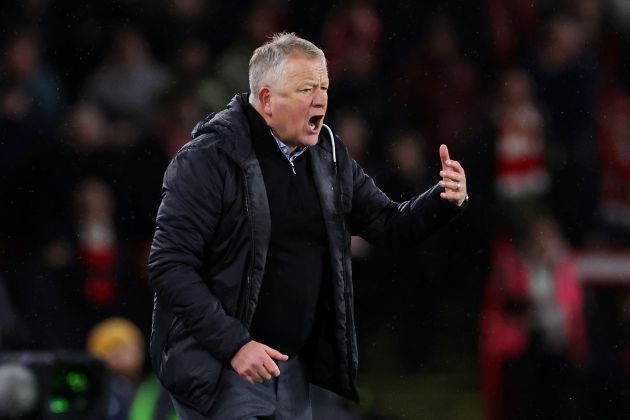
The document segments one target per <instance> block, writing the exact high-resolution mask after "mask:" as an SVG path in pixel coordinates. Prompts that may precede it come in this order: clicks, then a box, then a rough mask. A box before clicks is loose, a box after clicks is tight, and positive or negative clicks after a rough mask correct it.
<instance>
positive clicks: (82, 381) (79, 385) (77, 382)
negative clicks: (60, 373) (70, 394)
mask: <svg viewBox="0 0 630 420" xmlns="http://www.w3.org/2000/svg"><path fill="white" fill-rule="evenodd" d="M66 383H67V384H68V386H69V387H70V389H71V390H73V391H74V392H83V391H85V389H86V388H87V383H88V380H87V376H86V375H85V374H84V373H79V372H68V374H66Z"/></svg>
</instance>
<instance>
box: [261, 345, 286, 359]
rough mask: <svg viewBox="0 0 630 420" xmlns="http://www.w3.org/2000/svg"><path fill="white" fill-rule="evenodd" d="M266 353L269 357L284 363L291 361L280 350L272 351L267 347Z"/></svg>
mask: <svg viewBox="0 0 630 420" xmlns="http://www.w3.org/2000/svg"><path fill="white" fill-rule="evenodd" d="M265 351H266V352H267V354H268V355H269V357H271V358H272V359H275V360H282V361H285V360H289V356H287V355H286V354H282V353H280V352H279V351H278V350H275V349H272V348H271V347H269V346H265Z"/></svg>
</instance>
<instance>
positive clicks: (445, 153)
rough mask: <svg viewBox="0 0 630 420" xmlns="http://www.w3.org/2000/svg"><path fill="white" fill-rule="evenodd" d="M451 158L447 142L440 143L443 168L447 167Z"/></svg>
mask: <svg viewBox="0 0 630 420" xmlns="http://www.w3.org/2000/svg"><path fill="white" fill-rule="evenodd" d="M450 159H451V158H450V157H449V155H448V147H446V145H445V144H441V145H440V160H441V161H442V169H446V167H447V164H446V162H448V161H449V160H450Z"/></svg>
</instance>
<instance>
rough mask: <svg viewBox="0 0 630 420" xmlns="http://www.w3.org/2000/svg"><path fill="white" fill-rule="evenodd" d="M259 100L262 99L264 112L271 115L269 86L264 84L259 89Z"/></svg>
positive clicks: (261, 104)
mask: <svg viewBox="0 0 630 420" xmlns="http://www.w3.org/2000/svg"><path fill="white" fill-rule="evenodd" d="M258 100H259V101H260V108H261V110H262V112H263V113H264V114H265V115H266V116H268V117H271V89H269V87H267V86H263V87H261V88H260V90H259V91H258Z"/></svg>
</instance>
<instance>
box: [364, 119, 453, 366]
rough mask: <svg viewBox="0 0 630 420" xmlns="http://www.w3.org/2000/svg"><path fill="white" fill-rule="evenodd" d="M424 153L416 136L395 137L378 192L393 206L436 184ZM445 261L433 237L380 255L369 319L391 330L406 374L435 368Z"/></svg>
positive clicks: (422, 143)
mask: <svg viewBox="0 0 630 420" xmlns="http://www.w3.org/2000/svg"><path fill="white" fill-rule="evenodd" d="M425 147H426V143H425V141H424V138H423V137H422V136H421V135H420V134H419V133H417V132H415V131H402V132H400V133H397V134H396V135H394V136H393V138H392V140H391V142H390V143H389V145H388V148H387V158H388V159H387V161H388V163H389V165H388V171H387V173H386V174H383V175H382V176H381V177H379V178H382V181H379V186H380V187H381V188H382V189H383V191H384V192H385V193H386V194H387V195H388V197H390V198H391V199H392V200H394V201H397V202H400V201H403V200H407V199H408V198H409V197H412V196H414V195H416V194H421V193H422V192H423V191H426V190H427V189H428V188H430V187H431V186H432V185H433V184H434V183H435V182H436V179H434V178H433V176H432V174H435V173H436V171H434V170H431V169H430V166H429V160H428V159H427V158H426V151H425V150H426V149H425ZM451 251H452V252H455V251H454V249H451ZM444 256H445V254H444V247H443V244H442V240H441V238H440V237H438V236H432V237H430V238H427V239H426V240H424V241H423V242H422V243H421V244H419V245H416V246H414V247H412V248H402V249H401V248H396V249H385V250H378V253H377V255H376V258H374V260H375V261H378V262H379V263H378V266H377V264H376V263H374V266H375V267H373V268H372V270H375V272H376V273H377V274H376V275H375V274H371V276H372V278H374V280H375V283H376V284H377V286H376V289H377V290H376V293H375V295H374V299H375V301H374V302H373V304H372V309H371V310H370V313H371V314H372V317H374V318H377V319H380V320H381V322H383V321H384V323H385V325H386V326H387V327H388V328H387V331H388V334H390V339H391V340H392V341H393V342H394V343H395V344H394V349H395V351H396V357H395V359H396V360H397V362H398V366H397V367H398V369H399V370H400V371H401V372H405V373H407V374H408V373H411V372H417V371H419V370H422V369H426V368H427V365H429V364H430V363H431V362H432V360H431V359H432V357H433V356H434V354H433V350H434V348H433V345H432V343H434V337H435V332H436V329H437V328H436V308H437V305H438V303H439V302H440V301H441V298H442V292H443V290H444V288H445V287H446V285H445V284H444V283H443V282H442V280H443V276H442V274H441V270H442V267H444V265H445V260H444ZM419 267H421V268H422V269H421V270H419V269H418V268H419ZM376 300H377V301H378V302H379V303H378V305H377V304H376ZM375 307H379V308H380V309H379V310H376V309H373V308H375ZM372 321H373V320H372ZM373 322H374V321H373Z"/></svg>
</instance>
